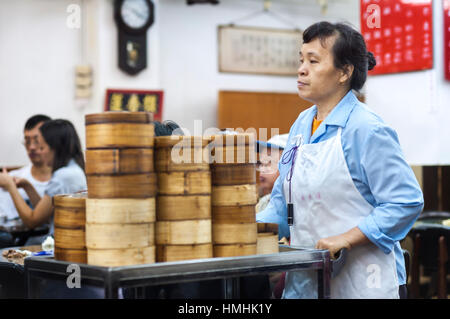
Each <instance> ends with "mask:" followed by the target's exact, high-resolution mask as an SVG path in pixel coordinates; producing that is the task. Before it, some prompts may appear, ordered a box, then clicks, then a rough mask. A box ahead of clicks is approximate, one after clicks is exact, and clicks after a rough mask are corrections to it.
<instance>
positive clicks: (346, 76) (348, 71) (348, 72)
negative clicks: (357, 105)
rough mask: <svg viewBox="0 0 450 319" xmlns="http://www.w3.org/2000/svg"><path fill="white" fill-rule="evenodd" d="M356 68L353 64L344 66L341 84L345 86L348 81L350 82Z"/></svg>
mask: <svg viewBox="0 0 450 319" xmlns="http://www.w3.org/2000/svg"><path fill="white" fill-rule="evenodd" d="M354 69H355V67H354V66H353V65H352V64H347V65H344V67H343V68H342V73H341V77H340V79H339V83H340V84H345V83H346V82H347V81H350V79H351V78H352V74H353V70H354Z"/></svg>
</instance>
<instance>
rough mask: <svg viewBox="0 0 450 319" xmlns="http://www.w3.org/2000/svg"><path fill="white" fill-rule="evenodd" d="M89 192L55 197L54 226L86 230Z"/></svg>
mask: <svg viewBox="0 0 450 319" xmlns="http://www.w3.org/2000/svg"><path fill="white" fill-rule="evenodd" d="M86 198H87V192H80V193H75V194H61V195H55V196H53V206H54V208H55V216H54V225H55V227H63V228H84V224H85V223H86V215H85V201H86Z"/></svg>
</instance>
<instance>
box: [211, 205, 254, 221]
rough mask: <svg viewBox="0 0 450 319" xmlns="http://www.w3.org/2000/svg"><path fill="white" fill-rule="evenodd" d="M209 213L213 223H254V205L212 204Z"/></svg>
mask: <svg viewBox="0 0 450 319" xmlns="http://www.w3.org/2000/svg"><path fill="white" fill-rule="evenodd" d="M211 214H212V222H213V224H246V223H256V213H255V205H245V206H213V207H212V209H211Z"/></svg>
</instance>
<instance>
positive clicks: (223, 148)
mask: <svg viewBox="0 0 450 319" xmlns="http://www.w3.org/2000/svg"><path fill="white" fill-rule="evenodd" d="M211 140H212V143H211V146H212V160H211V161H212V164H213V165H223V164H245V163H247V164H248V163H256V137H255V135H254V134H249V133H242V134H229V135H214V136H212V137H211Z"/></svg>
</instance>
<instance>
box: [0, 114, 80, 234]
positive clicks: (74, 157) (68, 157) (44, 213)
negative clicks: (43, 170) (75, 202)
mask: <svg viewBox="0 0 450 319" xmlns="http://www.w3.org/2000/svg"><path fill="white" fill-rule="evenodd" d="M39 131H40V134H39V135H38V143H39V151H38V154H39V156H41V158H42V160H43V162H44V163H45V164H46V165H48V166H50V167H51V170H52V177H51V179H50V181H49V183H48V185H47V186H46V188H45V191H44V195H43V196H42V197H41V196H39V194H38V193H37V191H36V189H35V188H34V187H33V185H32V184H31V183H30V182H29V181H27V180H23V181H22V183H21V187H22V188H23V189H24V190H25V192H26V193H27V194H28V197H29V198H30V200H31V204H32V206H33V208H31V207H30V206H28V205H27V203H26V202H25V200H24V199H23V198H22V196H21V195H20V193H19V190H18V188H17V185H16V183H15V181H14V178H13V177H12V176H11V175H9V174H8V173H7V172H6V171H5V170H4V171H3V172H2V173H1V174H0V187H2V188H4V189H5V190H6V191H8V192H9V194H10V195H11V198H12V199H13V202H14V205H15V207H16V209H17V211H18V213H19V216H20V218H21V219H22V221H23V222H24V224H25V225H26V226H27V227H29V228H35V227H37V226H39V225H42V224H45V223H50V225H51V227H50V234H53V219H52V215H53V204H52V199H53V196H55V195H57V194H68V193H69V194H70V193H75V192H79V191H83V190H86V189H87V184H86V176H85V174H84V157H83V152H82V149H81V144H80V139H79V137H78V134H77V132H76V130H75V127H74V126H73V124H72V123H71V122H69V121H67V120H63V119H58V120H51V121H47V122H45V123H44V124H43V125H42V126H41V127H40V129H39ZM45 237H46V236H43V237H42V239H44V238H45Z"/></svg>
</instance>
